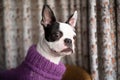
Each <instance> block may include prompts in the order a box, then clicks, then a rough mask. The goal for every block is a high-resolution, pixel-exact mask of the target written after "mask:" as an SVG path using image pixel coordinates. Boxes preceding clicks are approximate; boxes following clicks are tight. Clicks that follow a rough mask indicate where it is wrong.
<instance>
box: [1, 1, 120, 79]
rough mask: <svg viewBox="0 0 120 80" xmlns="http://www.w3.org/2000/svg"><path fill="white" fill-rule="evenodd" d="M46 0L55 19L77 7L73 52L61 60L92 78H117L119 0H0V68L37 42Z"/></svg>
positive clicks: (11, 65) (10, 65) (20, 57)
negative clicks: (81, 69) (77, 67)
mask: <svg viewBox="0 0 120 80" xmlns="http://www.w3.org/2000/svg"><path fill="white" fill-rule="evenodd" d="M46 3H47V4H49V5H50V7H51V8H52V9H53V11H54V13H55V16H56V17H57V20H58V21H62V22H65V21H66V20H67V19H68V17H69V16H70V15H71V14H72V13H73V12H74V11H75V10H77V11H78V20H77V25H76V33H77V38H76V52H75V54H72V55H69V56H66V57H64V59H62V61H63V62H64V63H65V64H70V65H76V66H81V67H82V68H84V69H85V70H86V71H88V72H89V73H90V75H91V77H92V80H120V0H0V69H10V68H14V67H16V66H18V65H19V64H20V63H21V62H22V61H23V60H24V58H25V56H26V53H27V50H28V48H29V47H30V46H31V45H32V44H37V42H38V40H39V36H40V35H41V34H43V28H42V26H41V23H40V21H41V11H42V7H43V5H44V4H46Z"/></svg>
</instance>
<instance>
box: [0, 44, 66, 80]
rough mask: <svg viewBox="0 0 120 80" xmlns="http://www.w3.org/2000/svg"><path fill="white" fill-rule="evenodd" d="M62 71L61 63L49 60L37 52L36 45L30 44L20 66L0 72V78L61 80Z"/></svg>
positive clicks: (8, 79) (63, 67) (4, 79)
mask: <svg viewBox="0 0 120 80" xmlns="http://www.w3.org/2000/svg"><path fill="white" fill-rule="evenodd" d="M64 72H65V66H64V65H63V64H62V63H59V64H58V65H56V64H54V63H52V62H50V61H49V60H47V59H45V58H44V57H43V56H41V55H40V54H39V53H38V52H37V50H36V46H32V47H31V48H30V49H29V50H28V54H27V56H26V58H25V60H24V61H23V63H22V64H21V65H20V66H18V67H17V68H15V69H11V70H7V71H4V72H0V80H61V78H62V75H63V73H64Z"/></svg>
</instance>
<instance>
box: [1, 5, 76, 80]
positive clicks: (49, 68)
mask: <svg viewBox="0 0 120 80" xmlns="http://www.w3.org/2000/svg"><path fill="white" fill-rule="evenodd" d="M76 21H77V11H75V12H74V14H73V15H71V16H70V18H69V19H68V20H67V21H66V22H65V23H63V22H58V21H56V18H55V15H54V13H53V11H52V10H51V8H50V7H49V6H48V5H44V6H43V10H42V20H41V24H42V26H43V29H44V34H42V35H41V36H40V39H39V42H38V44H37V45H33V46H31V47H30V49H29V50H28V53H27V55H26V57H25V60H24V61H23V62H22V64H21V65H19V66H18V67H17V68H15V69H11V70H6V71H2V72H1V71H0V80H61V79H62V75H63V74H64V72H65V66H64V64H62V63H61V62H60V59H61V58H62V57H64V56H65V55H70V54H72V53H74V49H75V44H74V42H75V40H74V38H75V36H76V33H75V25H76Z"/></svg>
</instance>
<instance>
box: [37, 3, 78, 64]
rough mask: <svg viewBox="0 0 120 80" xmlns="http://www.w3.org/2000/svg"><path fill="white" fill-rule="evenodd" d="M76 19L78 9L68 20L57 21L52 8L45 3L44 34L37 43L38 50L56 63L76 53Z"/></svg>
mask: <svg viewBox="0 0 120 80" xmlns="http://www.w3.org/2000/svg"><path fill="white" fill-rule="evenodd" d="M76 21H77V11H75V12H74V14H73V15H71V17H70V18H69V19H68V20H67V22H65V23H63V22H58V21H56V18H55V16H54V13H53V11H52V10H51V8H50V7H49V6H48V5H44V7H43V10H42V20H41V24H42V25H43V28H44V34H43V35H42V36H41V37H40V40H39V42H38V44H37V51H38V52H39V53H40V54H41V55H42V56H44V57H45V58H46V59H48V60H50V61H51V62H53V63H55V64H58V63H59V61H60V59H61V58H62V57H63V56H65V55H69V54H71V53H74V49H75V45H74V41H75V40H74V37H75V36H76V33H75V25H76Z"/></svg>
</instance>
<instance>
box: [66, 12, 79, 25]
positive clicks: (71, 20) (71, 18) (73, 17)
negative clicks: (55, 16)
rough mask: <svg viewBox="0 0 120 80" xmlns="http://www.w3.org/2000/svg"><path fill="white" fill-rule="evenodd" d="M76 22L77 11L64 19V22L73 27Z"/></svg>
mask: <svg viewBox="0 0 120 80" xmlns="http://www.w3.org/2000/svg"><path fill="white" fill-rule="evenodd" d="M76 22H77V11H75V12H74V14H72V15H71V16H70V17H69V18H68V20H67V21H66V23H68V24H70V25H71V26H72V27H75V25H76Z"/></svg>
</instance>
